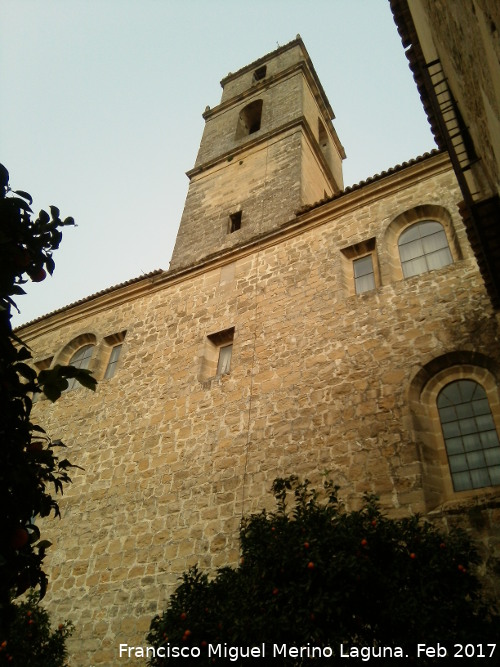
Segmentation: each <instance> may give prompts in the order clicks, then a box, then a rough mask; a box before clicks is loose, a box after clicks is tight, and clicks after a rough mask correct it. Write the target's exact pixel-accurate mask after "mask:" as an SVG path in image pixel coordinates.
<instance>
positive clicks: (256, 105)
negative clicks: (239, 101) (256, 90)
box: [236, 100, 262, 139]
mask: <svg viewBox="0 0 500 667" xmlns="http://www.w3.org/2000/svg"><path fill="white" fill-rule="evenodd" d="M261 118H262V100H254V101H253V102H250V104H247V105H246V107H244V108H243V109H242V110H241V111H240V115H239V118H238V127H237V128H236V138H237V139H241V138H242V137H246V136H248V135H249V134H253V133H254V132H257V131H258V130H260V121H261Z"/></svg>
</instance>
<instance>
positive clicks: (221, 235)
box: [170, 36, 345, 270]
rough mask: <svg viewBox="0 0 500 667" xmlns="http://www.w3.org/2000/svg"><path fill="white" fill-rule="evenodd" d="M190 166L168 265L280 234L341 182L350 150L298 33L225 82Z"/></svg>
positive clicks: (209, 111) (180, 265) (181, 264)
mask: <svg viewBox="0 0 500 667" xmlns="http://www.w3.org/2000/svg"><path fill="white" fill-rule="evenodd" d="M221 86H222V89H223V92H222V98H221V101H220V104H219V105H218V106H216V107H215V108H213V109H210V108H208V107H207V109H206V110H205V113H204V114H203V117H204V119H205V129H204V132H203V137H202V140H201V144H200V149H199V151H198V157H197V158H196V164H195V166H194V168H193V169H191V170H190V171H189V172H188V174H187V175H188V177H189V179H190V184H189V191H188V194H187V198H186V204H185V207H184V212H183V215H182V219H181V223H180V227H179V232H178V235H177V240H176V244H175V248H174V251H173V255H172V260H171V262H170V269H171V270H177V269H182V268H185V267H188V266H191V265H193V264H196V263H198V262H200V261H202V260H204V259H205V258H207V257H210V256H213V255H216V254H217V253H219V252H221V251H224V250H226V249H229V248H232V247H235V246H239V245H242V244H245V243H248V242H249V241H251V240H252V239H255V238H257V237H259V236H261V235H262V234H266V233H268V232H271V231H273V230H278V229H279V228H280V226H281V225H283V224H285V223H286V222H287V221H289V220H291V219H293V217H294V214H295V212H296V211H297V210H298V209H299V208H300V207H301V206H303V205H304V204H311V203H314V202H315V201H318V200H320V199H322V198H323V197H325V196H330V195H332V194H334V193H335V192H338V191H339V190H341V189H342V188H343V183H342V159H343V158H344V157H345V153H344V149H343V147H342V145H341V143H340V141H339V139H338V137H337V134H336V132H335V129H334V127H333V125H332V122H331V119H332V118H333V117H334V115H333V111H332V108H331V107H330V104H329V102H328V99H327V97H326V95H325V93H324V91H323V88H322V86H321V83H320V82H319V79H318V77H317V75H316V72H315V70H314V67H313V64H312V62H311V59H310V58H309V55H308V53H307V50H306V48H305V46H304V44H303V42H302V39H301V38H300V36H297V38H296V39H295V40H294V41H292V42H290V43H289V44H287V45H285V46H282V47H280V48H278V49H277V50H276V51H273V52H272V53H270V54H269V55H267V56H264V57H263V58H260V59H259V60H257V61H255V62H254V63H252V64H251V65H247V66H246V67H244V68H243V69H241V70H239V71H238V72H236V73H235V74H228V75H227V76H226V77H225V78H224V79H223V80H222V81H221Z"/></svg>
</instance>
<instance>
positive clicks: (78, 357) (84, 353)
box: [66, 345, 94, 391]
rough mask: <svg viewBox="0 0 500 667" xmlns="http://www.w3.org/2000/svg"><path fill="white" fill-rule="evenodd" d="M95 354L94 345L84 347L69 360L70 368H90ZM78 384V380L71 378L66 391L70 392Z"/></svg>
mask: <svg viewBox="0 0 500 667" xmlns="http://www.w3.org/2000/svg"><path fill="white" fill-rule="evenodd" d="M93 352H94V345H84V346H83V347H81V348H80V349H79V350H77V351H76V352H75V354H74V355H73V356H72V357H71V359H70V360H69V365H70V366H75V368H88V367H89V364H90V360H91V358H92V354H93ZM77 383H78V380H76V378H70V379H69V380H68V388H67V389H66V391H70V390H71V389H74V388H75V385H76V384H77Z"/></svg>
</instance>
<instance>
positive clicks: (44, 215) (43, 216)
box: [38, 209, 50, 224]
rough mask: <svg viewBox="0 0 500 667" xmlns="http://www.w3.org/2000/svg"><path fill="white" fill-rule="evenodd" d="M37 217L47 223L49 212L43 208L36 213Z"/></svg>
mask: <svg viewBox="0 0 500 667" xmlns="http://www.w3.org/2000/svg"><path fill="white" fill-rule="evenodd" d="M38 219H39V220H40V222H43V223H45V224H47V222H49V221H50V217H49V214H48V213H47V212H46V211H44V210H43V209H42V210H41V211H40V213H39V214H38Z"/></svg>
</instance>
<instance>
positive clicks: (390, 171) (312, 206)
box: [296, 148, 445, 215]
mask: <svg viewBox="0 0 500 667" xmlns="http://www.w3.org/2000/svg"><path fill="white" fill-rule="evenodd" d="M444 152H445V151H443V150H440V149H439V148H434V149H433V150H432V151H429V152H427V153H423V155H419V156H418V157H416V158H413V159H411V160H408V161H407V162H402V163H401V164H397V165H395V166H394V167H390V169H386V170H385V171H381V172H380V174H374V175H373V176H370V177H368V178H366V179H365V180H363V181H359V183H355V184H354V185H348V186H347V187H346V188H344V189H343V190H341V191H340V192H337V193H336V194H334V195H332V196H331V197H325V198H324V199H321V200H320V201H317V202H314V204H307V205H305V206H301V208H299V210H298V211H296V215H302V214H303V213H308V212H309V211H312V210H313V209H315V208H317V207H318V206H323V204H327V203H328V202H331V201H334V200H335V199H339V198H340V197H343V196H344V195H347V194H349V193H350V192H354V191H355V190H360V189H361V188H363V187H365V186H367V185H370V184H371V183H376V182H377V181H380V180H382V179H383V178H387V177H388V176H392V175H393V174H396V173H397V172H398V171H403V170H404V169H408V167H412V166H413V165H415V164H419V163H420V162H425V160H428V159H429V158H431V157H435V156H436V155H440V154H441V153H444Z"/></svg>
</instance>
